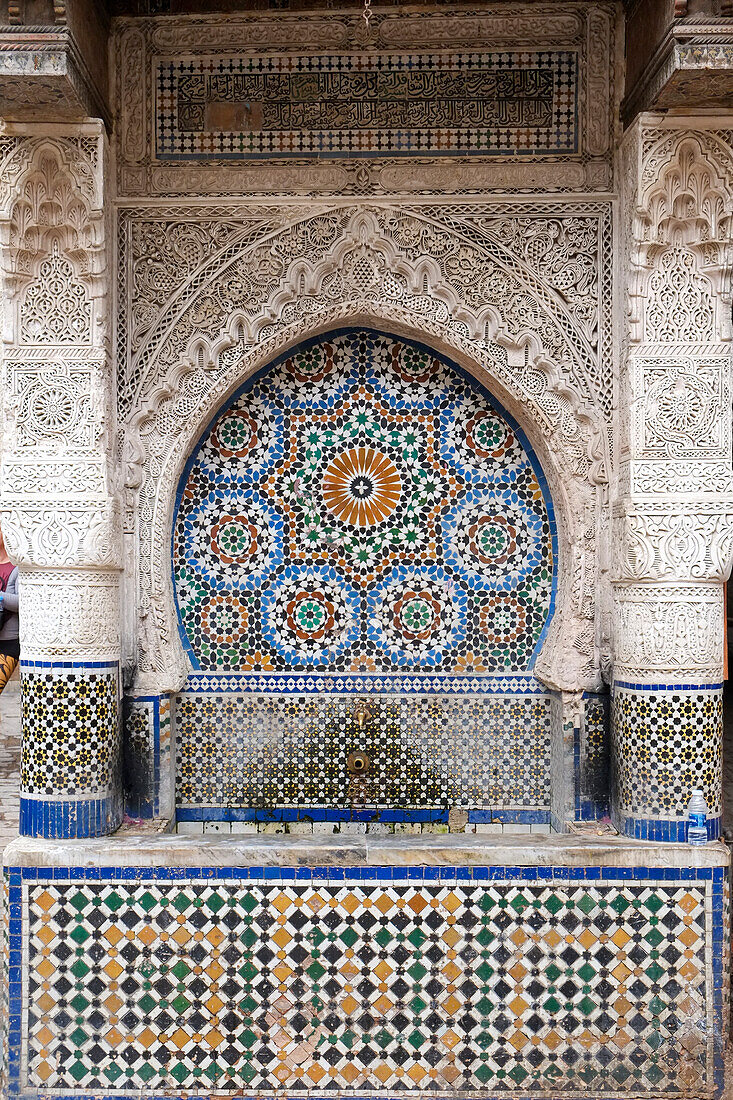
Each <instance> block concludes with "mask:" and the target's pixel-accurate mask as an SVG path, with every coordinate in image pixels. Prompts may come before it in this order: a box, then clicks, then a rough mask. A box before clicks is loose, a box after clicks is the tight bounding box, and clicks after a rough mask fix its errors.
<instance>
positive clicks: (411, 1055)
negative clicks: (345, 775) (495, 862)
mask: <svg viewBox="0 0 733 1100" xmlns="http://www.w3.org/2000/svg"><path fill="white" fill-rule="evenodd" d="M514 870H515V871H516V872H517V873H516V874H514V875H510V874H508V873H507V872H506V871H505V869H503V868H497V869H486V868H485V869H483V871H482V870H481V869H477V870H474V871H473V872H471V870H470V869H463V868H459V869H456V868H453V869H450V868H433V869H429V870H428V871H425V869H423V870H419V869H409V870H408V869H406V868H394V869H392V868H382V869H371V870H370V869H365V870H363V871H359V870H356V871H351V870H343V869H341V870H334V871H332V872H328V871H324V872H323V873H322V875H321V877H320V878H319V874H318V872H311V871H309V870H303V871H301V870H298V871H294V870H290V871H287V870H285V871H282V872H281V871H279V870H278V869H272V872H271V877H270V878H269V879H267V878H263V877H262V875H261V873H259V878H258V872H256V871H253V872H251V873H249V872H247V871H246V870H245V871H244V872H243V874H244V878H245V881H236V880H234V881H233V880H232V873H231V871H230V872H228V878H227V879H226V880H223V881H222V880H217V874H216V872H215V871H214V872H213V875H212V873H211V872H206V877H205V878H204V879H203V880H202V879H197V878H195V877H193V876H195V875H196V872H191V871H189V872H188V875H189V876H190V877H187V878H185V879H182V880H179V881H175V882H171V881H166V879H167V878H168V873H167V872H164V871H161V872H157V874H152V875H151V872H150V869H146V870H145V875H144V877H145V878H146V881H139V878H138V881H135V878H137V877H138V876H139V872H136V871H135V869H131V871H130V873H129V875H128V877H129V878H131V879H132V881H120V880H118V881H78V880H77V881H56V880H54V881H53V882H51V881H49V882H30V883H28V885H27V887H24V889H26V888H27V905H28V952H29V954H28V972H27V978H26V987H25V990H24V1000H25V1002H26V1004H27V1023H28V1031H27V1035H28V1039H27V1050H26V1051H24V1059H23V1068H22V1071H21V1072H22V1074H23V1077H24V1080H25V1081H26V1082H27V1085H28V1086H29V1087H30V1088H33V1089H41V1090H44V1092H47V1091H52V1090H68V1091H71V1092H73V1093H75V1094H80V1093H83V1094H85V1095H88V1094H90V1093H94V1094H95V1095H96V1094H101V1095H104V1094H106V1093H109V1092H112V1091H114V1092H115V1093H117V1092H118V1091H119V1092H122V1093H123V1094H132V1093H133V1092H134V1093H135V1094H140V1093H145V1095H148V1096H151V1097H153V1096H159V1095H162V1094H164V1093H165V1095H170V1094H173V1093H175V1094H178V1093H179V1090H193V1091H195V1092H196V1093H197V1094H210V1093H211V1092H212V1091H213V1090H217V1092H219V1091H221V1092H224V1093H226V1092H234V1091H237V1094H238V1095H239V1094H242V1093H243V1094H244V1095H257V1094H261V1093H266V1094H272V1093H273V1092H274V1091H275V1090H287V1092H288V1093H292V1094H295V1095H301V1094H305V1093H308V1092H313V1093H315V1094H317V1095H322V1094H324V1093H325V1094H335V1093H339V1094H340V1093H347V1094H355V1095H363V1094H364V1093H365V1092H376V1093H382V1092H385V1091H397V1090H399V1091H401V1092H408V1093H410V1094H415V1095H421V1094H424V1093H433V1094H434V1093H436V1092H437V1093H440V1094H448V1095H466V1094H467V1093H469V1094H472V1093H478V1094H486V1095H495V1094H496V1093H510V1094H517V1093H526V1094H527V1095H530V1094H531V1095H537V1094H539V1093H542V1094H543V1095H544V1094H553V1093H560V1094H567V1093H572V1094H577V1095H588V1094H591V1095H594V1096H607V1097H618V1096H619V1095H627V1096H646V1095H648V1096H658V1095H660V1094H664V1095H677V1096H687V1097H699V1096H701V1095H710V1094H711V1092H712V1087H713V1083H714V1073H715V1066H714V1058H715V1045H716V1039H715V1034H716V1026H719V1025H717V1024H716V1020H719V1019H720V1016H719V1012H720V995H721V985H720V982H721V981H722V966H723V964H722V958H719V957H718V952H719V949H718V948H716V947H714V945H713V941H712V939H711V936H710V933H709V932H708V930H707V918H706V906H707V905H709V904H710V901H709V897H710V896H711V894H708V890H709V889H710V886H711V884H710V883H709V882H708V883H706V882H704V881H700V880H699V879H697V877H696V874H695V872H690V873H689V874H685V873H684V872H681V871H674V870H671V871H666V872H657V873H656V874H657V878H656V879H655V878H654V874H655V873H654V872H646V871H642V872H636V873H633V872H631V871H630V870H629V873H628V874H627V875H626V876H625V879H626V880H624V873H623V872H622V871H613V870H612V871H611V872H610V876H611V877H612V878H613V877H614V876H615V877H616V881H602V880H601V872H600V871H595V872H593V875H594V877H593V878H592V879H590V880H586V881H582V880H583V878H584V875H585V874H586V872H584V871H583V870H580V871H579V872H570V873H568V871H567V870H564V871H563V870H562V869H560V870H559V871H554V870H553V869H550V868H547V869H544V870H543V874H544V875H545V878H544V879H543V878H542V876H541V875H538V872H537V871H536V870H535V871H533V872H526V874H524V875H523V874H522V872H521V870H520V869H514ZM126 871H127V869H126ZM493 872H495V874H494V873H493ZM632 873H633V875H634V877H633V879H632ZM704 873H705V872H703V874H704ZM707 873H708V874H710V872H707ZM716 873H719V874H720V875H722V869H721V870H720V871H719V872H716ZM603 874H604V876H605V872H604V873H603ZM530 875H531V876H532V877H531V878H530V877H529V876H530ZM573 875H575V881H572V880H571V876H573ZM296 876H297V878H296ZM556 876H557V877H556ZM476 877H478V878H480V879H483V881H476ZM578 878H579V879H581V881H578ZM273 879H274V881H273ZM301 879H305V881H300V880H301ZM528 879H529V881H528ZM717 889H718V891H719V892H720V886H718V887H717ZM721 904H722V902H721ZM721 918H722V913H721ZM719 933H720V935H721V936H722V924H721V926H720V929H719ZM716 966H717V968H718V970H717V971H716V970H715V967H716ZM718 971H719V973H718ZM714 974H718V977H716V978H714V977H713V975H714ZM716 1013H718V1015H717V1016H716Z"/></svg>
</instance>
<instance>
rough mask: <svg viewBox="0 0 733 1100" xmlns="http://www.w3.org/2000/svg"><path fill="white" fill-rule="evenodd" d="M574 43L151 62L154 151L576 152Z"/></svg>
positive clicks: (164, 154)
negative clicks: (568, 46)
mask: <svg viewBox="0 0 733 1100" xmlns="http://www.w3.org/2000/svg"><path fill="white" fill-rule="evenodd" d="M577 97H578V55H577V53H576V52H575V51H563V50H548V51H542V52H531V51H522V52H521V53H517V52H512V51H502V52H486V53H455V54H446V53H441V54H437V55H436V54H416V53H414V54H385V53H380V52H376V53H371V52H368V53H364V52H363V51H360V52H359V53H358V54H337V55H333V54H320V55H318V56H313V55H308V56H297V55H296V56H294V55H292V54H287V55H282V56H277V55H268V56H253V55H249V56H246V57H242V56H230V57H226V56H224V57H223V56H217V57H216V58H208V57H198V58H186V59H185V60H184V59H176V60H173V61H171V60H160V61H159V62H158V63H157V72H156V153H157V156H158V158H159V159H163V160H167V159H172V160H200V159H206V158H217V159H249V158H263V157H264V158H274V157H313V156H318V157H324V156H326V157H327V156H348V157H369V156H384V155H385V154H386V155H392V156H394V155H398V156H399V155H409V154H417V155H422V156H424V155H426V154H430V155H432V156H435V155H439V156H446V155H447V156H450V155H454V156H455V155H458V154H461V153H463V154H471V155H494V156H496V155H501V154H505V155H507V154H509V155H517V154H519V155H520V156H521V155H525V156H531V155H535V156H536V155H542V154H547V153H566V154H567V153H573V152H576V151H577V141H578V128H577V110H578V107H577Z"/></svg>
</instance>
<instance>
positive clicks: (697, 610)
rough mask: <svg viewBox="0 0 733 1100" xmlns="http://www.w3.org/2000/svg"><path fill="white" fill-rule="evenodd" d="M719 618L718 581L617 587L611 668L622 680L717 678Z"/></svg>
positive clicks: (720, 648) (720, 655) (720, 635)
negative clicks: (613, 652)
mask: <svg viewBox="0 0 733 1100" xmlns="http://www.w3.org/2000/svg"><path fill="white" fill-rule="evenodd" d="M722 622H723V589H722V587H721V586H720V585H719V584H713V585H705V584H702V585H701V584H695V585H669V586H663V587H662V586H657V585H630V586H622V587H619V588H618V589H617V591H616V600H615V604H614V639H615V654H614V662H615V663H614V674H615V676H616V677H617V678H618V679H621V680H623V679H627V680H629V679H630V680H638V679H639V678H644V679H651V680H656V679H659V678H665V679H672V680H674V681H679V680H680V678H685V677H687V678H690V677H692V682H693V683H701V682H704V680H705V679H709V680H714V681H717V680H719V679H720V677H721V675H722V669H723V630H722Z"/></svg>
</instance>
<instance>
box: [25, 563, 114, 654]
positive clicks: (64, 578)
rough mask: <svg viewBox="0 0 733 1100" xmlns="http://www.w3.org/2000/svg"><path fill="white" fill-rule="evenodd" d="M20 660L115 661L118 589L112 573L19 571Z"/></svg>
mask: <svg viewBox="0 0 733 1100" xmlns="http://www.w3.org/2000/svg"><path fill="white" fill-rule="evenodd" d="M20 584H21V587H20V593H21V600H22V605H23V614H22V616H21V624H20V625H21V645H22V647H23V656H24V658H25V659H26V660H30V661H32V660H49V659H51V658H55V659H59V660H63V659H67V660H70V659H74V660H77V661H78V660H80V659H87V660H117V659H118V658H119V652H120V637H119V622H120V606H119V604H120V587H119V577H118V575H117V574H116V573H114V572H109V571H105V572H101V573H95V572H93V571H90V570H78V571H74V570H69V569H63V570H39V569H33V570H22V571H21V582H20Z"/></svg>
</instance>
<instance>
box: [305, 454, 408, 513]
mask: <svg viewBox="0 0 733 1100" xmlns="http://www.w3.org/2000/svg"><path fill="white" fill-rule="evenodd" d="M401 491H402V484H401V482H400V477H399V474H398V473H397V467H396V466H395V464H394V463H393V462H392V460H391V459H389V458H387V457H386V455H383V454H381V453H380V452H379V451H375V450H374V449H373V448H372V447H354V448H353V449H352V450H350V451H346V452H345V453H344V454H340V455H339V456H338V457H337V458H335V459H334V460H333V462H331V464H330V465H329V466H328V468H327V470H326V472H325V474H324V476H323V498H324V500H325V502H326V507H327V508H328V510H329V512H331V513H332V514H333V515H334V516H335V517H336V518H337V519H339V520H341V521H342V523H349V524H351V525H352V526H354V527H371V526H373V525H374V524H376V523H381V522H382V521H383V520H385V519H387V518H388V516H390V515H391V514H392V512H393V511H394V510H395V508H396V507H397V504H398V502H399V499H400V493H401Z"/></svg>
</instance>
